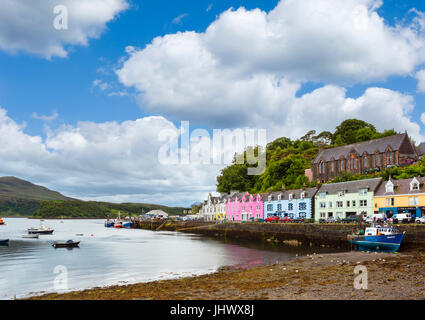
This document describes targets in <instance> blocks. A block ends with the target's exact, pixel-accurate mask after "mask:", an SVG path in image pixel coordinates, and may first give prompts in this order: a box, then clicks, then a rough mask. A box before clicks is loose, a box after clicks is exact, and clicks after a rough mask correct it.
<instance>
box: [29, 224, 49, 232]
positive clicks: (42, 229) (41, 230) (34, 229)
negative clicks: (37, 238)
mask: <svg viewBox="0 0 425 320" xmlns="http://www.w3.org/2000/svg"><path fill="white" fill-rule="evenodd" d="M53 231H54V230H53V229H50V227H46V226H44V225H43V224H40V227H38V228H28V234H52V233H53Z"/></svg>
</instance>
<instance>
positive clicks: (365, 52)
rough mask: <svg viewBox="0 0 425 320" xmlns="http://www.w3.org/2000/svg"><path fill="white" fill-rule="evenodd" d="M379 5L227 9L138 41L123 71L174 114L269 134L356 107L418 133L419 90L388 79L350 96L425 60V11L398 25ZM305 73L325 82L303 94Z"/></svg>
mask: <svg viewBox="0 0 425 320" xmlns="http://www.w3.org/2000/svg"><path fill="white" fill-rule="evenodd" d="M381 5H382V1H378V0H347V1H336V0H297V1H295V0H282V1H280V2H279V3H278V5H277V6H276V7H275V8H274V9H273V10H271V11H270V12H264V11H262V10H260V9H253V10H247V9H245V8H239V9H237V10H234V9H229V10H227V11H225V12H224V13H222V14H221V15H220V16H219V17H218V18H217V20H216V21H214V22H213V23H212V24H211V25H210V26H209V27H208V28H207V29H206V31H205V32H203V33H198V32H189V31H187V32H179V33H176V34H168V35H165V36H161V37H157V38H155V39H153V41H152V42H151V43H150V44H148V45H147V46H146V47H145V48H143V49H134V50H133V51H132V52H131V53H129V54H128V56H127V58H126V59H125V60H124V63H123V64H122V67H121V68H120V69H119V70H117V76H118V78H119V81H120V82H121V83H122V84H124V85H125V86H127V87H133V88H135V89H136V90H138V91H139V93H140V96H139V99H138V102H139V104H140V106H141V107H142V108H145V109H148V110H150V111H151V112H154V113H160V114H164V115H166V116H167V117H168V118H170V119H173V120H181V119H190V120H194V121H196V122H198V123H203V124H206V125H209V126H213V127H229V126H230V127H240V126H242V127H243V126H256V127H264V128H268V129H269V131H270V132H271V136H276V135H277V136H278V135H283V134H288V133H289V134H288V135H289V136H292V137H294V136H295V137H296V136H297V135H298V134H299V133H303V132H301V131H304V130H309V129H312V128H317V126H319V127H323V129H327V130H331V129H333V128H334V127H335V125H337V124H338V121H340V120H344V119H345V118H346V117H348V116H356V117H359V118H363V119H365V120H369V121H370V122H373V121H375V122H376V124H377V126H378V127H380V126H381V125H380V124H381V123H382V126H383V127H385V128H388V125H389V124H390V126H396V129H399V130H404V129H407V130H409V131H411V133H412V135H415V138H419V137H420V129H419V127H418V125H417V124H416V123H415V122H414V121H413V120H411V119H410V114H411V112H412V110H413V108H414V102H413V100H412V98H411V97H409V96H405V95H403V94H400V93H398V92H395V91H391V90H386V89H380V88H370V89H368V90H366V91H365V93H364V94H363V95H362V96H361V97H358V98H357V99H352V98H348V97H347V96H346V90H345V89H344V86H346V85H347V84H348V85H351V84H355V83H368V82H375V81H378V80H384V79H386V78H387V77H389V76H391V75H411V74H412V73H413V71H414V70H415V68H416V67H417V66H418V65H419V64H421V63H423V62H425V36H424V25H425V23H424V22H425V19H424V15H423V14H422V13H421V12H418V11H414V12H412V15H413V16H414V17H413V18H412V19H410V22H408V23H404V24H403V25H402V24H396V25H395V26H390V25H388V24H386V23H385V21H384V19H383V18H382V17H380V16H379V14H378V12H377V10H378V8H380V6H381ZM305 82H318V83H323V84H324V86H323V87H321V88H319V89H317V90H315V91H313V92H310V93H306V94H304V95H302V96H299V94H298V92H299V90H300V88H301V87H302V84H303V83H305ZM391 98H394V99H395V100H391ZM315 99H317V100H315ZM373 104H375V107H374V106H373ZM386 104H389V106H390V108H391V109H392V111H393V112H391V113H389V112H388V114H387V113H386V112H382V109H379V108H378V106H380V108H384V107H385V108H384V110H388V107H387V106H386ZM320 110H322V111H323V113H319V111H320ZM383 113H385V115H384V116H382V117H381V115H382V114H383ZM312 114H314V115H317V116H320V117H321V118H320V119H321V121H320V122H319V121H317V118H315V117H313V116H311V115H312ZM322 117H325V118H322ZM384 118H385V119H386V121H389V122H387V123H384V122H383V120H382V119H384ZM311 121H313V123H311V124H310V122H311ZM322 123H323V124H326V126H325V125H322ZM312 124H314V126H312ZM298 136H299V135H298Z"/></svg>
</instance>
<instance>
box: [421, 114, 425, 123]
mask: <svg viewBox="0 0 425 320" xmlns="http://www.w3.org/2000/svg"><path fill="white" fill-rule="evenodd" d="M421 122H422V123H423V124H425V113H422V114H421Z"/></svg>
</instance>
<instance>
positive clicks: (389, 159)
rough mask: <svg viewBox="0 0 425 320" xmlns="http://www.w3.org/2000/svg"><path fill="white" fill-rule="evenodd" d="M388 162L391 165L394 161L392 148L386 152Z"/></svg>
mask: <svg viewBox="0 0 425 320" xmlns="http://www.w3.org/2000/svg"><path fill="white" fill-rule="evenodd" d="M386 162H387V165H390V164H392V162H393V159H392V156H391V151H390V150H388V151H387V153H386Z"/></svg>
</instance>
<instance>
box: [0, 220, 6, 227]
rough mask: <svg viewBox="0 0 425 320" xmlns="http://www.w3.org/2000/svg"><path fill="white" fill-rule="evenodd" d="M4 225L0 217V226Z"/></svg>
mask: <svg viewBox="0 0 425 320" xmlns="http://www.w3.org/2000/svg"><path fill="white" fill-rule="evenodd" d="M3 225H6V223H5V222H4V221H3V219H2V218H0V226H3Z"/></svg>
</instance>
